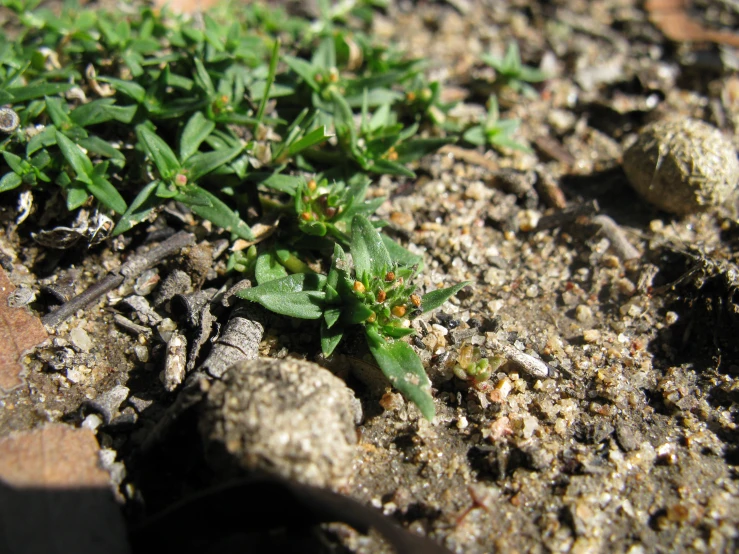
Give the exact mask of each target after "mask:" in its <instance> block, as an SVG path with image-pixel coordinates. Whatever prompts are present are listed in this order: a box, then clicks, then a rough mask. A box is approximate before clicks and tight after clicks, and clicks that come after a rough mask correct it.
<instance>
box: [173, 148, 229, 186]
mask: <svg viewBox="0 0 739 554" xmlns="http://www.w3.org/2000/svg"><path fill="white" fill-rule="evenodd" d="M242 150H243V149H242V147H241V146H237V147H236V148H231V149H230V150H214V151H212V152H201V153H199V154H195V155H194V156H192V157H190V158H189V159H188V160H187V161H186V162H185V163H184V164H183V167H184V168H185V169H187V170H188V175H187V177H188V179H189V180H190V181H192V182H195V181H197V180H198V179H200V178H201V177H203V176H204V175H207V174H208V173H210V172H211V171H213V170H215V169H218V168H219V167H221V166H222V165H225V164H227V163H228V162H230V161H231V160H233V159H234V158H235V157H236V156H238V155H239V154H240V153H241V151H242Z"/></svg>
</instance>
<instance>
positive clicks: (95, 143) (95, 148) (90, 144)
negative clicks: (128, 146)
mask: <svg viewBox="0 0 739 554" xmlns="http://www.w3.org/2000/svg"><path fill="white" fill-rule="evenodd" d="M79 145H80V146H82V148H84V149H86V150H87V151H88V152H92V153H93V154H97V155H98V156H105V157H106V158H111V159H113V160H116V161H118V162H121V163H120V164H118V165H120V167H123V165H124V164H125V162H126V156H124V155H123V152H121V151H120V150H118V149H117V148H113V146H111V144H110V143H109V142H107V141H105V140H103V139H101V138H100V137H97V136H94V135H93V136H89V137H87V138H83V139H80V140H79ZM114 165H115V164H114Z"/></svg>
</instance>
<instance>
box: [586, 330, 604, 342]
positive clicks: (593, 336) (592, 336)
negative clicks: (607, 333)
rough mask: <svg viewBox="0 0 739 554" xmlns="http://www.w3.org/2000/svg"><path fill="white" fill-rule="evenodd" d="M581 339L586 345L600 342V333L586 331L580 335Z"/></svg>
mask: <svg viewBox="0 0 739 554" xmlns="http://www.w3.org/2000/svg"><path fill="white" fill-rule="evenodd" d="M582 338H583V340H584V341H585V342H587V343H594V342H598V341H599V340H600V331H598V329H588V330H587V331H584V332H583V334H582Z"/></svg>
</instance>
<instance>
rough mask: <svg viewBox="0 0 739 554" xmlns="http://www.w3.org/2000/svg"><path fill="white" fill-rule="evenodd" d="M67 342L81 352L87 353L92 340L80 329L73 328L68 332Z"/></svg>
mask: <svg viewBox="0 0 739 554" xmlns="http://www.w3.org/2000/svg"><path fill="white" fill-rule="evenodd" d="M69 342H71V343H72V346H74V347H75V348H77V349H78V350H79V351H81V352H89V351H90V349H91V348H92V340H90V336H89V335H88V334H87V331H85V330H84V329H83V328H82V327H75V328H74V329H72V330H71V331H70V332H69Z"/></svg>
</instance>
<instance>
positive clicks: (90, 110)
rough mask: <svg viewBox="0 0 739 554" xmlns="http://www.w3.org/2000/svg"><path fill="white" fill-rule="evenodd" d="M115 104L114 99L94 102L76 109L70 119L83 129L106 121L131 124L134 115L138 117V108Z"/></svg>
mask: <svg viewBox="0 0 739 554" xmlns="http://www.w3.org/2000/svg"><path fill="white" fill-rule="evenodd" d="M114 103H115V100H113V99H112V98H103V99H100V100H93V101H92V102H89V103H87V104H82V105H81V106H78V107H77V108H75V109H74V110H73V111H72V113H71V114H69V117H70V118H71V119H72V121H74V122H75V123H76V124H77V125H79V126H81V127H87V126H88V125H97V124H99V123H105V122H106V121H120V122H121V123H131V121H132V120H133V117H134V115H136V111H137V110H138V106H135V105H133V106H115V105H114ZM55 123H56V122H55ZM57 125H58V124H57Z"/></svg>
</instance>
